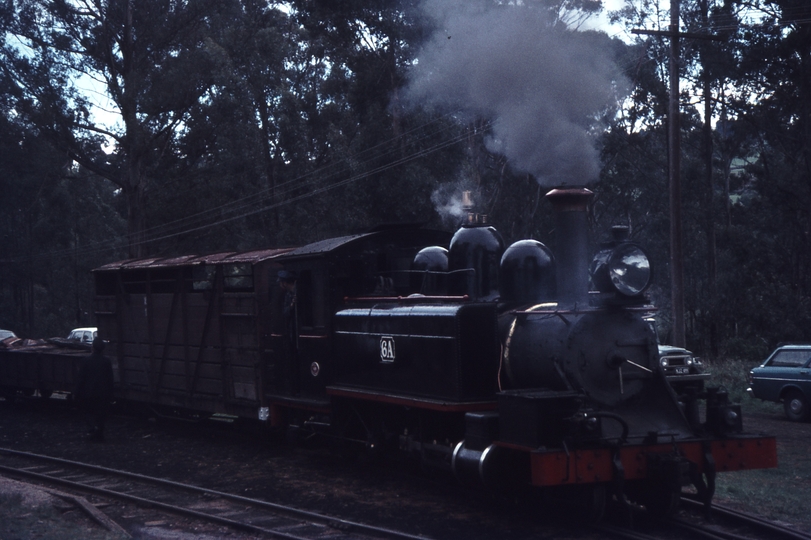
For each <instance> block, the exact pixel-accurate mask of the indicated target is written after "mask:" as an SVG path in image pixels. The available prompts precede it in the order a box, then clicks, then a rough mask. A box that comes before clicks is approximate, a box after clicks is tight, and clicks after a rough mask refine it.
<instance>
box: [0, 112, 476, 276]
mask: <svg viewBox="0 0 811 540" xmlns="http://www.w3.org/2000/svg"><path fill="white" fill-rule="evenodd" d="M452 114H453V113H449V114H446V115H443V116H441V117H438V118H434V119H432V120H431V121H429V122H426V123H425V124H422V125H421V126H417V127H415V128H412V129H411V130H408V131H406V132H404V133H402V134H400V135H399V136H397V137H394V138H392V139H388V140H386V141H382V142H381V143H378V144H377V145H374V146H372V147H369V148H367V149H365V150H364V151H362V152H360V153H359V154H357V155H354V156H352V159H354V160H357V159H358V158H359V157H363V158H365V159H364V160H361V161H360V164H361V165H362V164H364V163H366V164H368V163H370V162H374V161H379V160H380V159H381V158H384V157H387V156H389V155H390V154H391V153H392V152H395V151H398V152H399V147H397V143H398V142H399V141H400V140H401V139H402V138H404V137H406V136H407V135H410V134H413V133H414V132H416V131H419V130H421V129H425V128H426V127H430V126H432V125H434V124H436V123H438V122H440V121H442V120H444V119H447V117H448V116H450V115H452ZM485 127H486V125H485ZM452 128H453V126H452V125H450V124H445V125H442V126H440V128H439V129H436V130H433V131H430V132H428V133H424V134H422V135H421V136H419V137H417V138H416V139H414V140H412V141H409V143H410V144H415V143H419V142H420V141H423V140H425V139H427V138H431V137H436V136H438V135H441V134H442V133H444V132H446V131H448V130H449V129H452ZM468 136H469V133H468V132H467V131H462V132H461V133H457V134H456V135H454V136H452V137H450V138H446V139H443V140H441V141H439V142H438V143H436V144H434V145H432V146H429V147H426V148H422V149H419V150H417V151H416V152H413V153H411V154H408V155H406V156H402V157H400V158H397V159H394V160H391V161H388V162H386V163H385V164H383V165H379V166H376V167H372V168H371V169H369V170H366V171H363V172H360V173H357V174H354V175H350V176H349V177H348V178H345V179H343V180H340V181H338V182H329V180H330V178H335V177H336V176H339V175H342V174H345V173H346V172H347V171H349V170H351V167H349V166H346V165H344V166H341V168H339V169H338V170H337V171H332V172H330V169H334V168H335V167H336V164H335V163H330V164H328V165H325V166H323V167H321V168H319V169H316V170H314V171H310V172H307V173H305V174H303V175H301V176H299V177H296V178H292V179H290V180H288V181H286V182H283V183H282V184H280V185H279V186H276V188H277V191H276V193H275V195H276V196H284V195H286V194H288V193H290V192H292V191H298V190H302V189H305V190H306V189H307V188H311V187H313V186H318V185H319V184H323V183H324V182H325V181H326V182H327V183H326V185H320V186H319V187H315V189H310V191H306V192H304V193H300V194H298V195H296V196H294V197H288V198H285V199H284V200H279V201H275V202H272V203H270V204H268V203H267V201H268V200H269V199H270V198H271V196H272V194H271V189H270V188H266V189H264V190H261V191H260V192H258V193H254V194H252V195H249V196H246V197H242V198H240V199H237V200H236V201H230V202H228V203H224V204H221V205H218V206H215V207H213V208H210V209H207V210H205V211H202V212H198V213H197V214H195V215H193V216H187V217H185V218H181V219H179V220H175V221H174V222H170V223H168V224H162V225H159V226H157V227H153V228H150V229H148V231H147V234H148V235H149V237H148V238H145V239H144V240H143V241H141V242H137V243H136V244H135V245H143V244H149V243H153V242H159V241H162V240H166V239H169V238H173V237H176V236H180V235H184V234H191V233H194V232H198V231H201V230H205V229H209V228H212V227H217V226H221V225H224V224H226V223H230V222H233V221H236V220H239V219H244V218H246V217H249V216H252V215H256V214H259V213H262V212H265V211H269V210H272V209H275V208H279V207H282V206H285V205H288V204H293V203H295V202H299V201H301V200H304V199H307V198H309V197H313V196H316V195H319V194H322V193H325V192H327V191H330V190H333V189H336V188H339V187H342V186H345V185H348V184H350V183H353V182H356V181H359V180H362V179H365V178H368V177H370V176H373V175H375V174H380V173H381V172H385V171H387V170H389V169H391V168H394V167H398V166H401V165H403V164H405V163H408V162H410V161H413V160H416V159H420V158H422V157H425V156H427V155H430V154H432V153H434V152H437V151H439V150H442V149H444V148H447V147H450V146H453V145H455V144H458V143H459V142H461V141H463V140H465V139H467V138H468ZM387 145H389V146H391V145H394V148H389V149H385V147H386V146H387ZM381 148H382V149H384V151H383V152H382V153H377V154H374V153H372V151H373V150H375V149H381ZM370 153H371V154H372V155H371V156H367V155H366V154H370ZM342 162H346V159H344V160H342ZM339 163H340V162H339ZM325 173H329V174H325ZM305 179H306V180H305ZM302 180H304V181H302ZM278 188H285V189H283V190H282V191H281V192H279V191H278ZM223 214H230V215H226V216H224V217H223ZM212 215H219V216H220V217H219V218H218V219H215V220H213V221H212V220H210V217H211V216H212ZM168 225H172V227H169V228H167V226H168ZM125 240H126V238H116V239H111V240H105V241H97V242H90V243H87V244H84V245H82V246H80V247H71V248H65V249H62V250H51V251H47V252H42V253H37V254H35V255H32V256H28V257H26V256H21V257H15V258H9V259H3V260H2V262H5V263H9V262H21V261H23V260H42V259H47V258H61V257H89V256H91V255H95V254H98V253H102V252H107V251H110V250H114V249H116V248H121V247H123V242H125Z"/></svg>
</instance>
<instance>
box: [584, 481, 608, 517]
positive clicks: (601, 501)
mask: <svg viewBox="0 0 811 540" xmlns="http://www.w3.org/2000/svg"><path fill="white" fill-rule="evenodd" d="M582 489H583V494H582V500H583V518H584V519H585V520H586V522H587V523H597V522H598V521H600V520H601V519H603V516H604V515H605V501H606V495H605V486H603V485H595V486H584V487H583V488H582Z"/></svg>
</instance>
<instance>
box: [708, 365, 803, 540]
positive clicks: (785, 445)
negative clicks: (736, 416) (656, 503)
mask: <svg viewBox="0 0 811 540" xmlns="http://www.w3.org/2000/svg"><path fill="white" fill-rule="evenodd" d="M757 365H758V363H757V362H746V361H741V360H734V359H726V360H715V361H712V362H707V363H706V369H707V371H708V372H709V373H711V378H710V380H709V382H708V385H709V386H724V387H725V388H726V389H727V391H728V392H729V397H730V400H732V401H734V402H736V403H740V404H741V409H742V411H743V418H744V428H746V418H747V415H751V414H752V413H766V414H768V415H773V416H775V417H778V418H780V417H782V415H783V406H782V404H780V403H772V402H766V401H761V400H759V399H754V398H752V397H750V396H749V395H748V394H747V393H746V388H747V387H748V386H749V380H748V377H749V370H750V369H751V368H753V367H755V366H757ZM774 429H775V430H777V432H776V433H775V434H776V435H777V459H778V466H777V468H776V469H762V470H753V471H743V472H738V473H735V474H720V475H718V479H717V486H716V492H715V497H716V501H717V502H719V503H721V504H730V503H731V504H732V505H734V506H738V507H740V508H745V509H752V510H753V511H755V512H757V513H758V514H760V515H762V516H764V517H766V518H769V519H772V520H775V521H783V522H787V523H791V524H794V525H796V526H799V527H800V528H802V529H804V530H806V531H811V515H810V514H809V512H808V501H809V500H811V454H809V453H808V445H809V443H810V442H811V440H806V439H805V437H804V435H803V434H804V433H808V432H809V424H794V423H790V422H787V421H777V422H776V423H775V427H774ZM780 432H782V433H783V436H781V433H780Z"/></svg>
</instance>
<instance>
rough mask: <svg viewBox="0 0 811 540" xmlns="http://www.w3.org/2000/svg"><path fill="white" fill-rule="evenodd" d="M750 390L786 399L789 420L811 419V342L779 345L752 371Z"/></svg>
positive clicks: (766, 398)
mask: <svg viewBox="0 0 811 540" xmlns="http://www.w3.org/2000/svg"><path fill="white" fill-rule="evenodd" d="M747 392H748V393H749V395H750V396H752V397H756V398H758V399H762V400H764V401H774V402H777V403H780V402H781V401H782V402H783V409H784V410H785V411H786V417H787V418H788V419H789V420H794V421H797V422H799V421H801V420H807V419H808V418H809V417H811V345H782V346H780V347H777V349H775V350H774V352H773V353H772V354H771V355H769V357H768V358H767V359H766V361H765V362H763V363H762V364H761V365H760V366H758V367H756V368H754V369H752V370H750V371H749V388H748V389H747Z"/></svg>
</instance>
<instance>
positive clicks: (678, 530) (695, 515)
mask: <svg viewBox="0 0 811 540" xmlns="http://www.w3.org/2000/svg"><path fill="white" fill-rule="evenodd" d="M682 508H683V510H684V511H683V512H681V515H680V516H679V517H674V518H670V519H667V520H665V521H664V522H661V523H648V522H646V521H643V520H640V523H638V524H637V526H635V527H627V526H618V525H610V524H604V525H599V526H597V527H596V529H597V530H598V531H600V532H601V533H602V534H605V535H606V536H607V537H613V538H624V539H628V540H657V539H661V538H667V539H670V540H678V539H681V538H688V539H691V540H692V539H706V540H758V539H764V540H811V534H807V533H803V532H801V531H798V530H796V529H792V528H789V527H785V526H783V525H781V524H779V523H775V522H772V521H768V520H765V519H761V518H758V517H754V516H751V515H748V514H744V513H743V512H738V511H737V510H733V509H731V508H727V507H724V506H722V505H718V504H713V505H712V511H711V517H709V518H708V517H707V515H706V512H705V509H704V506H703V504H702V503H700V502H699V501H696V500H694V499H691V498H689V497H682Z"/></svg>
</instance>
